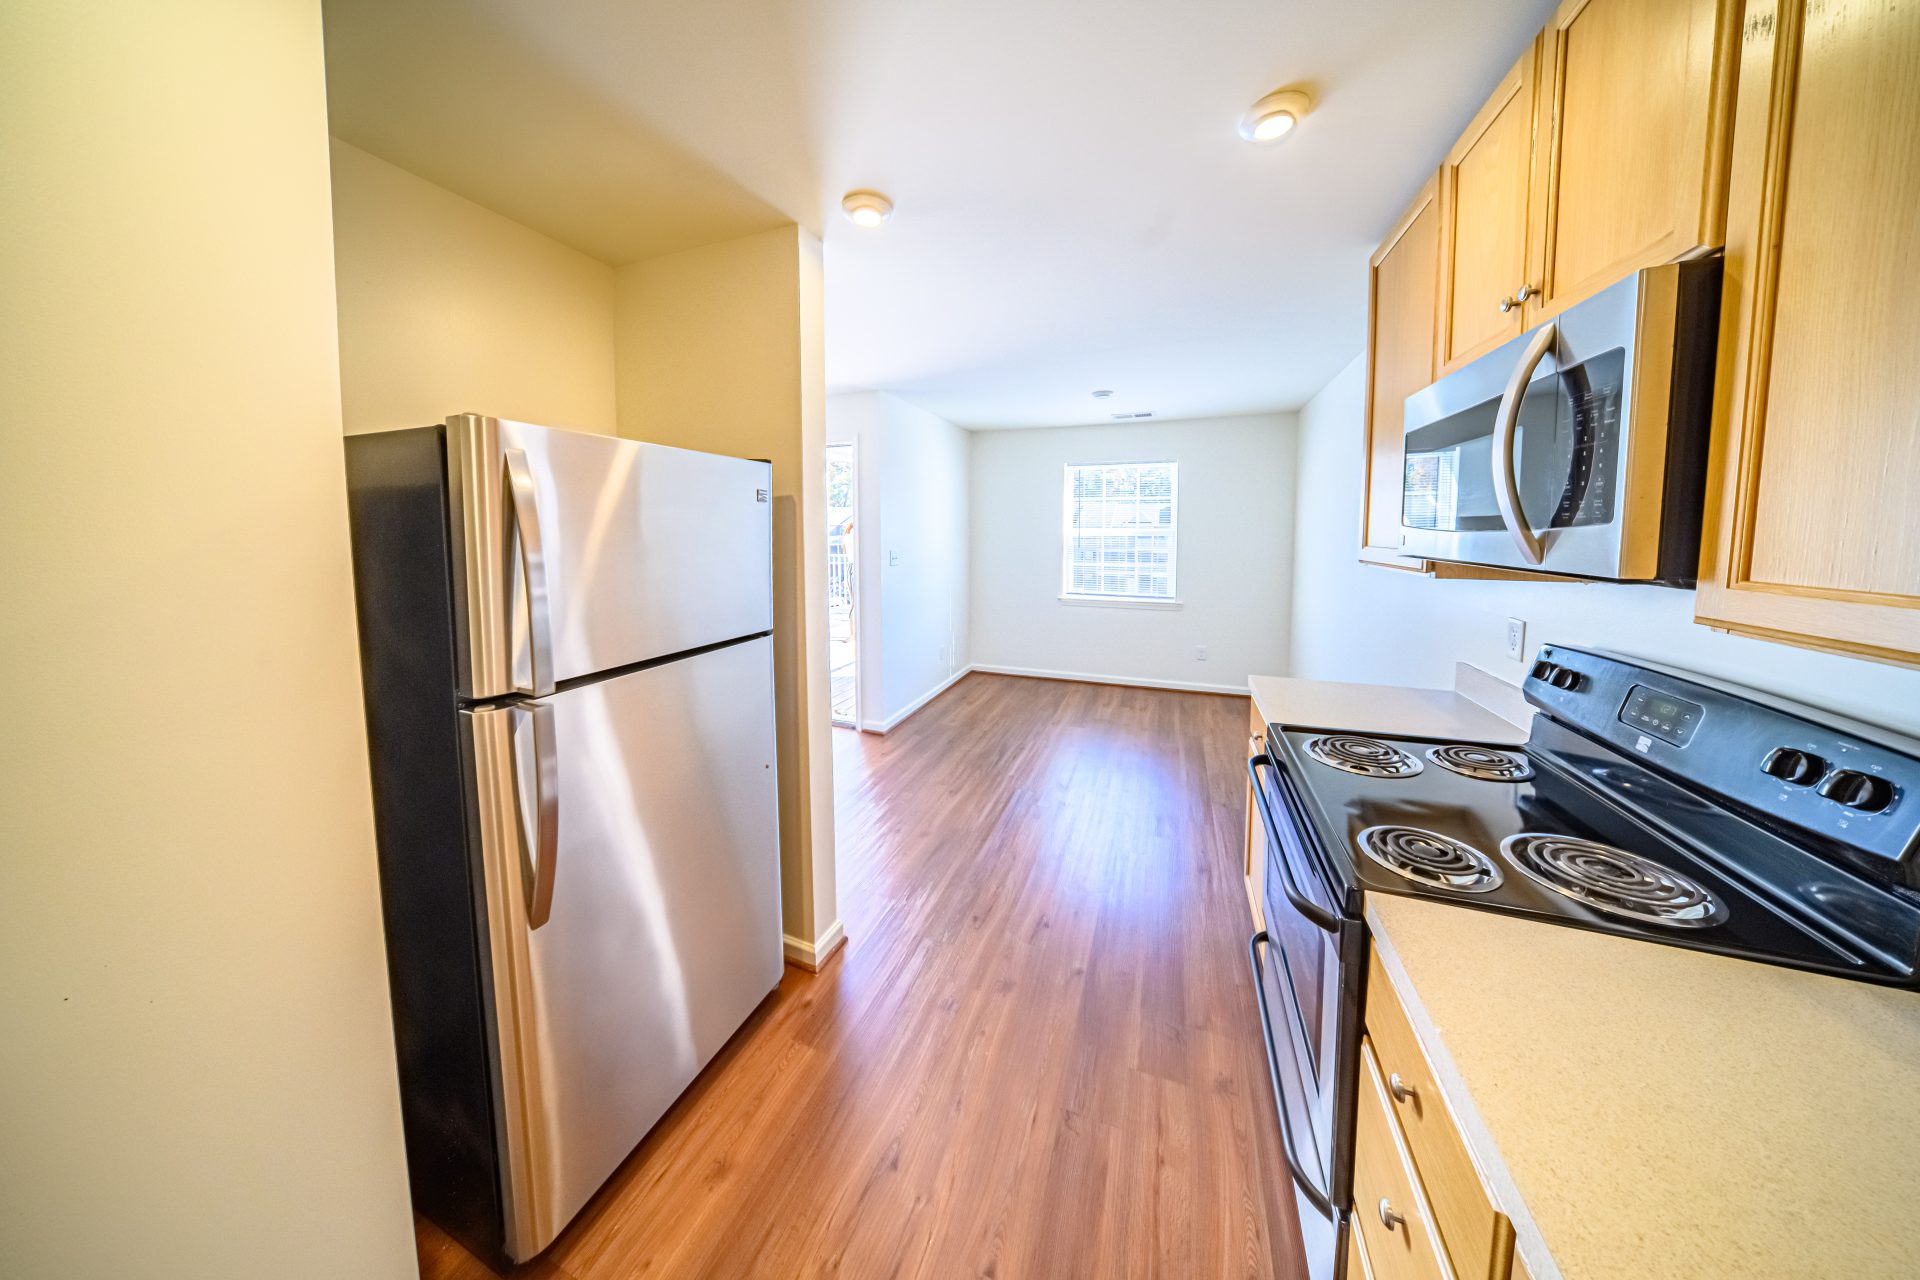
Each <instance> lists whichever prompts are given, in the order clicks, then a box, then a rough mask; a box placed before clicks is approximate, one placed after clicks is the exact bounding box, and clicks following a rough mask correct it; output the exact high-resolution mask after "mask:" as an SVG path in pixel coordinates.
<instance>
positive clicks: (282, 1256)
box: [0, 0, 414, 1280]
mask: <svg viewBox="0 0 1920 1280" xmlns="http://www.w3.org/2000/svg"><path fill="white" fill-rule="evenodd" d="M320 48H321V34H320V6H319V4H318V3H316V2H315V0H284V2H272V3H269V2H267V0H257V2H249V3H233V2H230V3H215V2H212V0H197V2H196V0H177V2H176V3H170V4H166V5H153V4H146V3H130V2H124V0H123V2H120V3H109V2H107V0H100V2H98V3H89V4H72V3H68V2H67V0H9V3H8V4H6V5H5V6H3V7H0V155H4V156H5V161H4V167H5V172H6V176H5V179H4V181H0V297H3V298H4V299H5V301H4V308H3V309H0V422H4V423H5V427H4V432H5V442H6V465H5V466H4V467H0V511H3V512H4V513H5V514H4V516H0V520H3V521H4V524H5V526H6V533H5V538H6V545H7V548H8V562H7V568H6V575H5V576H6V583H7V586H6V603H5V606H4V607H0V636H3V637H4V652H5V654H6V662H5V673H6V674H5V677H4V682H5V705H6V709H7V711H6V719H7V725H6V732H5V733H4V734H3V735H0V744H3V745H0V788H4V795H3V796H0V812H4V813H5V814H6V833H5V837H4V855H3V856H4V863H5V871H6V883H5V891H4V893H0V915H3V916H4V918H3V919H0V1027H3V1028H4V1031H3V1032H0V1258H4V1261H0V1271H4V1272H5V1273H6V1274H7V1275H10V1276H22V1277H43V1276H45V1277H69V1276H71V1277H83V1276H84V1277H93V1276H141V1277H173V1276H180V1277H188V1276H191V1277H195V1278H196V1280H204V1278H206V1277H229V1276H231V1277H242V1276H258V1275H263V1274H272V1275H275V1276H315V1277H319V1276H329V1277H331V1276H366V1277H399V1276H405V1275H412V1274H414V1261H413V1249H412V1236H411V1231H410V1227H409V1219H408V1210H407V1185H406V1173H405V1168H404V1161H403V1155H402V1148H401V1136H400V1111H399V1103H398V1095H397V1090H396V1085H395V1080H394V1061H393V1039H392V1029H391V1026H390V1023H389V1019H388V1006H387V987H386V970H385V963H384V959H383V954H382V943H381V934H380V919H379V902H378V890H377V886H376V881H375V867H374V853H373V824H372V817H371V812H370V803H369V799H368V786H367V765H366V743H365V739H364V734H363V726H362V719H361V709H360V705H361V704H360V681H359V673H358V669H357V662H356V657H355V640H354V629H353V600H352V595H351V591H350V584H349V577H348V559H347V530H346V503H345V487H344V483H343V480H342V470H341V457H340V405H339V382H338V370H337V364H336V350H335V337H334V306H333V272H332V259H331V239H330V232H329V227H328V222H329V215H328V180H327V135H326V115H325V103H324V100H323V97H324V95H323V92H322V83H323V80H322V67H321V53H320Z"/></svg>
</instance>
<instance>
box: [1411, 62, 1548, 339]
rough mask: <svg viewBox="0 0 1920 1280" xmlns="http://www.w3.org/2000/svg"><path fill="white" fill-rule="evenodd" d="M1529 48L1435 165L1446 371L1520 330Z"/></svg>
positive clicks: (1528, 164)
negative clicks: (1438, 182)
mask: <svg viewBox="0 0 1920 1280" xmlns="http://www.w3.org/2000/svg"><path fill="white" fill-rule="evenodd" d="M1533 94H1534V51H1533V50H1531V49H1530V50H1528V52H1527V53H1526V54H1525V55H1523V56H1522V57H1521V59H1520V61H1519V62H1517V63H1516V64H1514V68H1513V70H1511V71H1509V72H1508V73H1507V74H1506V76H1505V78H1504V79H1502V80H1501V81H1500V87H1499V88H1498V89H1496V90H1494V94H1493V97H1492V98H1491V99H1490V100H1489V101H1488V102H1487V105H1486V106H1484V107H1482V108H1481V109H1480V114H1479V115H1478V116H1475V117H1474V121H1473V123H1472V124H1470V125H1468V126H1467V131H1466V133H1465V134H1464V135H1463V136H1462V137H1461V139H1460V141H1458V142H1456V143H1454V145H1453V150H1452V151H1450V152H1448V153H1447V158H1446V161H1445V162H1444V163H1443V164H1442V165H1441V166H1440V244H1441V255H1440V326H1439V329H1440V332H1439V348H1438V350H1437V351H1436V353H1435V359H1436V361H1437V362H1438V364H1439V366H1440V372H1441V373H1450V372H1452V371H1453V370H1454V369H1457V368H1459V367H1460V366H1461V365H1463V364H1465V363H1466V362H1467V361H1469V360H1471V359H1473V358H1474V357H1475V356H1477V355H1481V354H1483V353H1484V352H1487V351H1491V350H1492V349H1493V348H1495V347H1497V346H1499V345H1500V344H1501V343H1503V342H1505V341H1506V340H1507V339H1509V338H1512V337H1515V336H1516V335H1518V334H1519V332H1520V321H1521V316H1522V313H1523V311H1524V307H1522V306H1521V305H1520V303H1521V300H1520V299H1519V297H1518V294H1519V290H1520V287H1521V285H1522V284H1523V283H1525V280H1526V253H1527V194H1528V192H1527V188H1528V182H1529V177H1530V175H1531V174H1532V171H1533V165H1532V160H1533V124H1534V102H1533Z"/></svg>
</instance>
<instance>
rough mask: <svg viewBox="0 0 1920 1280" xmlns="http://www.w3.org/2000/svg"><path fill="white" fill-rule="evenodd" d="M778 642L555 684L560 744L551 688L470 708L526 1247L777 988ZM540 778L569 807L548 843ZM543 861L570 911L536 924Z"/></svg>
mask: <svg viewBox="0 0 1920 1280" xmlns="http://www.w3.org/2000/svg"><path fill="white" fill-rule="evenodd" d="M772 659H773V647H772V641H771V639H769V638H766V637H760V638H757V639H753V640H746V641H741V642H739V643H737V644H733V645H729V646H727V647H725V648H720V649H714V650H710V651H708V652H705V653H701V654H697V655H694V656H691V657H687V658H682V659H679V660H676V661H673V662H668V663H663V664H661V665H659V666H654V667H647V668H643V669H641V670H638V671H634V672H630V673H627V674H625V675H620V676H614V677H609V678H607V679H605V680H601V681H597V682H593V683H588V684H583V685H577V686H575V687H573V688H569V689H566V690H563V691H561V692H559V693H557V694H555V695H553V696H551V697H549V698H545V699H541V700H540V704H541V705H543V706H545V707H546V708H548V709H549V710H548V714H549V715H550V724H551V730H552V732H551V734H550V735H541V736H542V737H546V738H547V739H548V740H547V741H546V742H544V743H542V742H538V741H536V735H535V733H534V732H533V721H534V716H535V711H534V710H533V709H532V704H519V705H506V706H498V707H489V708H481V709H474V710H469V711H464V712H462V713H461V714H462V716H463V718H464V720H465V727H466V730H467V734H466V741H467V744H468V750H469V752H470V763H471V766H472V768H473V781H474V795H475V799H476V802H477V817H478V829H479V839H480V842H481V854H482V859H483V863H484V866H485V877H486V895H487V910H488V926H487V927H488V932H489V934H490V942H491V948H492V973H493V980H494V1000H495V1013H496V1019H497V1023H498V1041H497V1048H498V1058H499V1060H498V1072H499V1077H500V1086H501V1103H502V1108H501V1110H502V1119H503V1125H502V1129H503V1139H502V1146H503V1150H502V1152H501V1161H502V1180H503V1182H504V1183H505V1190H506V1196H505V1199H506V1201H507V1206H508V1209H507V1223H506V1227H507V1249H506V1251H507V1253H508V1255H509V1256H511V1257H512V1258H514V1259H515V1260H516V1261H523V1260H525V1259H527V1258H530V1257H532V1256H533V1255H534V1254H536V1253H538V1252H539V1251H540V1250H541V1249H543V1248H545V1247H546V1246H547V1245H548V1244H549V1243H551V1241H552V1240H553V1238H554V1236H555V1235H556V1234H558V1232H559V1231H560V1229H561V1228H562V1227H564V1226H565V1225H566V1224H567V1222H568V1220H569V1219H571V1218H572V1217H573V1216H574V1214H575V1213H577V1212H578V1211H579V1210H580V1208H581V1207H582V1206H583V1205H584V1204H586V1202H587V1200H588V1198H589V1197H591V1196H592V1195H593V1193H594V1192H595V1191H596V1190H598V1189H599V1187H600V1185H601V1184H602V1183H603V1182H605V1181H606V1179H607V1177H608V1175H610V1174H611V1173H612V1172H613V1171H614V1169H615V1168H616V1167H617V1166H618V1165H619V1164H620V1162H621V1161H622V1160H623V1159H625V1158H626V1156H627V1155H628V1153H629V1152H631V1151H632V1150H633V1148H634V1147H635V1145H637V1144H638V1143H639V1141H640V1140H641V1138H643V1137H644V1136H645V1135H646V1133H647V1131H648V1129H650V1128H651V1127H652V1126H653V1124H654V1122H655V1121H657V1120H658V1119H659V1118H660V1116H661V1115H662V1114H663V1113H664V1112H665V1111H666V1110H667V1108H668V1107H669V1106H670V1105H671V1104H672V1103H673V1101H674V1099H675V1098H677V1097H678V1096H679V1095H680V1093H681V1091H682V1090H684V1089H685V1088H686V1087H687V1085H688V1084H689V1083H690V1082H691V1081H692V1080H693V1078H694V1076H695V1075H696V1074H697V1073H698V1072H699V1070H700V1068H701V1067H702V1066H703V1065H705V1064H706V1063H707V1061H708V1060H709V1059H711V1058H712V1057H713V1055H714V1054H715V1053H716V1052H717V1051H718V1050H719V1049H720V1047H721V1046H722V1045H723V1044H725V1043H726V1041H727V1038H728V1037H729V1036H731V1035H732V1034H733V1033H734V1031H735V1030H737V1029H738V1028H739V1026H740V1024H741V1023H742V1022H743V1021H745V1019H746V1018H747V1016H748V1015H749V1014H750V1013H752V1012H753V1010H754V1008H755V1006H757V1005H758V1004H759V1003H760V1001H761V1000H762V999H764V998H765V997H766V995H767V993H768V992H770V991H771V990H773V988H774V987H775V986H777V985H778V984H779V981H780V975H781V970H782V956H781V940H780V867H779V837H778V828H777V825H776V810H775V791H774V731H773V675H772ZM543 746H544V747H545V748H546V750H545V751H542V750H541V749H540V748H541V747H543ZM537 756H543V757H546V758H541V759H536V758H535V757H537ZM542 766H545V770H544V784H543V783H542V781H541V778H542V774H543V769H542ZM542 785H544V786H545V788H546V798H547V799H548V800H549V802H550V803H552V804H553V805H554V807H555V809H556V810H557V812H556V814H555V817H556V818H557V833H556V837H555V839H554V840H553V842H552V844H551V846H550V847H549V848H548V849H546V850H541V849H540V848H539V847H538V846H539V845H540V843H541V840H540V838H539V834H538V829H539V821H538V817H537V815H538V811H539V807H540V806H539V799H540V794H539V793H540V790H541V787H542ZM543 874H550V875H551V895H552V896H551V908H550V913H549V915H548V917H547V919H546V921H545V923H544V924H540V925H539V926H538V927H530V925H529V920H528V902H529V899H530V896H531V892H530V890H531V886H532V885H533V884H535V883H537V881H538V880H539V878H540V876H541V875H543Z"/></svg>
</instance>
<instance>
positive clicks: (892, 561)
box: [887, 551, 900, 569]
mask: <svg viewBox="0 0 1920 1280" xmlns="http://www.w3.org/2000/svg"><path fill="white" fill-rule="evenodd" d="M899 563H900V553H899V552H898V551H889V552H887V567H888V568H889V569H891V568H893V566H895V565H897V564H899Z"/></svg>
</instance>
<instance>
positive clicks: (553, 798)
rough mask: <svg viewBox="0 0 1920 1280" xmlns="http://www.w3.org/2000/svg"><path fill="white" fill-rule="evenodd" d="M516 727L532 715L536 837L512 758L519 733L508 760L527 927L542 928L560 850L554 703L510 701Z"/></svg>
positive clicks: (517, 766)
mask: <svg viewBox="0 0 1920 1280" xmlns="http://www.w3.org/2000/svg"><path fill="white" fill-rule="evenodd" d="M511 709H512V713H513V720H514V723H515V725H516V726H517V725H518V724H519V721H520V717H522V716H531V717H532V719H533V839H532V840H531V841H529V840H528V839H527V814H526V798H525V796H524V794H523V789H522V788H521V786H520V764H519V761H518V760H517V759H516V758H514V751H515V744H516V743H517V742H518V740H519V736H520V735H519V734H518V733H514V732H509V733H508V735H507V752H508V761H509V764H510V766H511V767H512V769H513V813H514V829H515V831H514V833H515V835H516V836H518V838H519V842H520V886H521V889H522V890H523V891H524V893H525V894H526V904H527V928H528V929H530V930H531V929H538V928H539V927H540V926H541V925H543V924H545V923H546V922H547V917H548V916H550V915H552V914H553V875H554V870H555V868H556V866H557V863H558V859H559V854H560V762H559V760H558V758H557V757H556V754H555V751H554V733H553V708H552V707H551V706H549V705H548V704H547V703H544V702H520V703H514V704H513V705H512V708H511Z"/></svg>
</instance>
